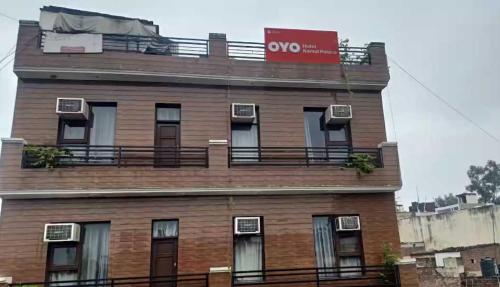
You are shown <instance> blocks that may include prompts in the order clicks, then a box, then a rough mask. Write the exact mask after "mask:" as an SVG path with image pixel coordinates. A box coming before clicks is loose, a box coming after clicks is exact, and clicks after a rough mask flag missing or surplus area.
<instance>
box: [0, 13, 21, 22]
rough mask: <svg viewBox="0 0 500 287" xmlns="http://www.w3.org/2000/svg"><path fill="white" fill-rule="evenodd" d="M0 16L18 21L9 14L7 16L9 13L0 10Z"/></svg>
mask: <svg viewBox="0 0 500 287" xmlns="http://www.w3.org/2000/svg"><path fill="white" fill-rule="evenodd" d="M0 16H3V17H5V18H7V19H10V20H12V21H16V22H18V21H19V20H18V19H16V18H14V17H11V16H9V15H7V14H4V13H2V12H0Z"/></svg>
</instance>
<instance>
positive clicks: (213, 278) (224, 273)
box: [208, 267, 232, 287]
mask: <svg viewBox="0 0 500 287" xmlns="http://www.w3.org/2000/svg"><path fill="white" fill-rule="evenodd" d="M231 280H232V278H231V268H230V267H211V268H210V273H208V287H231Z"/></svg>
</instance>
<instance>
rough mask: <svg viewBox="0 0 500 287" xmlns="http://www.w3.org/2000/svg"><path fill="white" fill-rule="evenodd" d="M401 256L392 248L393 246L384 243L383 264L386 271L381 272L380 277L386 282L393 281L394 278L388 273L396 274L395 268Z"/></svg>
mask: <svg viewBox="0 0 500 287" xmlns="http://www.w3.org/2000/svg"><path fill="white" fill-rule="evenodd" d="M398 261H399V257H398V255H397V254H396V253H394V251H393V250H392V246H391V245H389V244H387V243H384V245H383V247H382V266H383V267H384V271H385V272H380V273H379V277H380V278H381V279H382V280H383V281H384V282H385V283H393V282H392V281H393V280H394V278H392V277H390V276H388V274H394V268H395V267H396V263H398Z"/></svg>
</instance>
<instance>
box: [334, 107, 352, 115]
mask: <svg viewBox="0 0 500 287" xmlns="http://www.w3.org/2000/svg"><path fill="white" fill-rule="evenodd" d="M332 113H333V116H334V117H336V118H350V117H352V115H351V106H334V107H333V111H332Z"/></svg>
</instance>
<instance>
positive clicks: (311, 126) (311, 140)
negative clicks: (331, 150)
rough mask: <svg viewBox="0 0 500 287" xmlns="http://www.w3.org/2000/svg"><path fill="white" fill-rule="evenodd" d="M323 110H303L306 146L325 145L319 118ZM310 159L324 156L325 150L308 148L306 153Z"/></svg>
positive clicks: (319, 146)
mask: <svg viewBox="0 0 500 287" xmlns="http://www.w3.org/2000/svg"><path fill="white" fill-rule="evenodd" d="M322 117H323V112H319V111H305V112H304V134H305V138H306V146H307V147H311V148H312V147H316V148H324V147H325V133H324V131H322V130H321V119H322ZM308 156H309V158H310V159H313V158H316V159H320V158H324V157H326V154H325V152H324V151H323V150H322V149H317V150H315V151H313V150H310V151H309V153H308Z"/></svg>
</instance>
